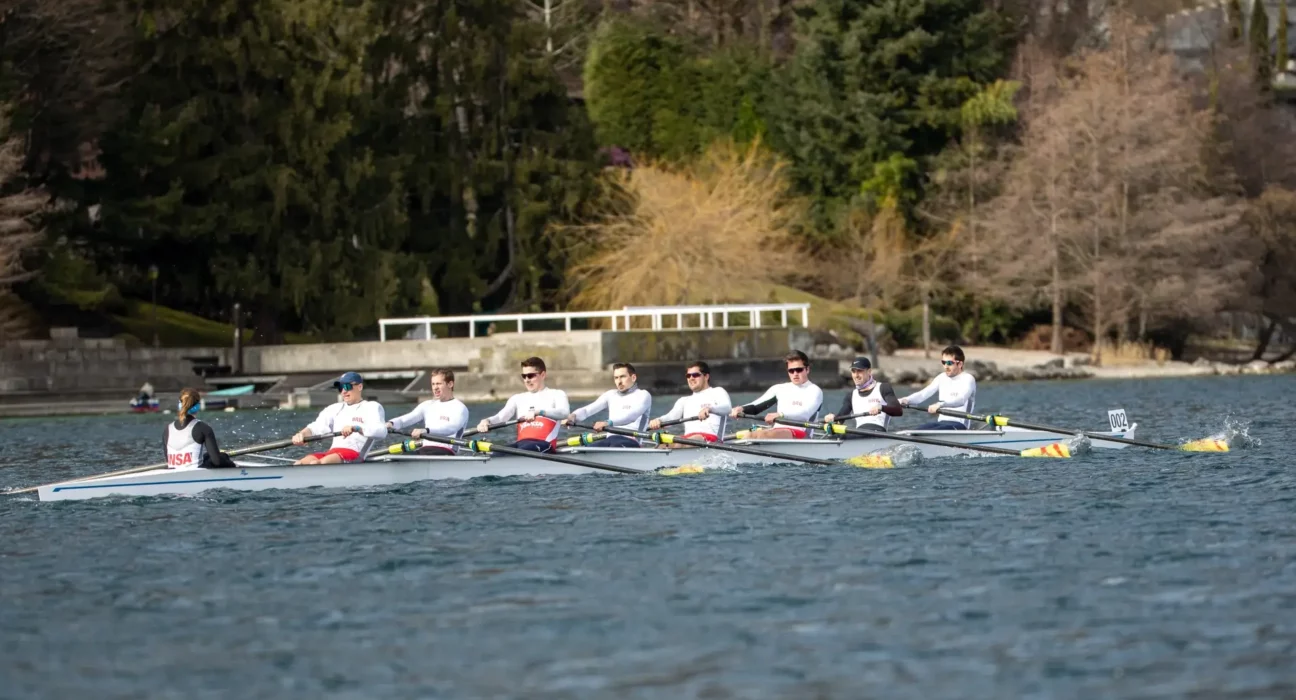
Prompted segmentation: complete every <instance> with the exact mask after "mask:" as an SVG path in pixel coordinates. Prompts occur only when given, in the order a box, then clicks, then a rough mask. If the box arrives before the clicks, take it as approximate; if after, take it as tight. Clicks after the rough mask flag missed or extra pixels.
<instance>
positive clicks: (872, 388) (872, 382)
mask: <svg viewBox="0 0 1296 700" xmlns="http://www.w3.org/2000/svg"><path fill="white" fill-rule="evenodd" d="M850 373H851V381H852V382H854V384H855V389H854V390H853V391H851V392H849V393H847V394H846V396H845V397H844V398H843V399H842V404H841V408H839V409H837V412H836V413H829V414H828V415H826V416H824V420H825V421H827V422H829V423H832V422H834V421H836V420H837V416H850V415H853V416H855V428H856V429H858V430H875V431H877V432H882V433H885V432H886V429H887V424H888V423H889V422H890V421H891V418H893V417H896V418H898V417H900V416H902V415H904V409H903V408H901V406H900V402H899V401H898V400H897V399H896V395H895V389H892V388H891V385H890V384H889V383H887V382H879V381H878V380H877V379H876V378H874V377H873V363H871V362H869V359H868V358H867V357H857V358H855V361H854V362H852V363H851V366H850ZM842 437H846V438H853V437H859V436H858V435H852V434H850V433H847V434H846V435H843V436H842Z"/></svg>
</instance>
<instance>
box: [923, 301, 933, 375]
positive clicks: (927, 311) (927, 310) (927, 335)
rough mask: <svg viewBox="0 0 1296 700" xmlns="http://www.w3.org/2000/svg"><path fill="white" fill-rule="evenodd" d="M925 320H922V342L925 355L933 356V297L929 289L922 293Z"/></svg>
mask: <svg viewBox="0 0 1296 700" xmlns="http://www.w3.org/2000/svg"><path fill="white" fill-rule="evenodd" d="M922 307H923V320H922V344H923V357H924V358H928V357H931V299H930V296H929V295H928V293H927V290H925V289H924V290H923V294H922Z"/></svg>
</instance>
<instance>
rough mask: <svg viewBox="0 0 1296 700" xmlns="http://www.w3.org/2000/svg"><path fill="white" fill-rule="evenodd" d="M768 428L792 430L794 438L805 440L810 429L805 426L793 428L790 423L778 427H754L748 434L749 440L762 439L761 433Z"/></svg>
mask: <svg viewBox="0 0 1296 700" xmlns="http://www.w3.org/2000/svg"><path fill="white" fill-rule="evenodd" d="M767 430H787V431H790V432H791V433H792V437H794V438H796V439H798V440H804V439H806V437H807V436H808V435H809V431H807V430H806V429H805V428H793V427H791V426H788V425H780V426H778V427H777V428H766V427H760V428H752V430H751V432H749V433H748V434H747V439H748V440H760V439H761V433H763V432H765V431H767Z"/></svg>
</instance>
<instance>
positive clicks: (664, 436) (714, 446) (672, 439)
mask: <svg viewBox="0 0 1296 700" xmlns="http://www.w3.org/2000/svg"><path fill="white" fill-rule="evenodd" d="M575 427H577V428H584V429H586V430H593V428H591V427H590V426H588V425H581V424H580V423H577V424H576V426H575ZM604 430H606V431H607V432H609V433H616V434H617V435H629V436H631V437H639V438H647V439H649V440H652V441H653V442H656V443H660V444H663V445H671V444H676V443H678V444H680V445H692V446H694V447H705V448H706V449H709V450H720V451H721V452H741V453H743V454H749V455H756V456H757V457H767V458H769V459H781V460H783V461H785V462H806V463H807V464H822V465H824V466H832V467H835V466H837V465H838V463H837V462H833V461H831V460H827V459H816V458H814V457H795V456H793V455H789V454H783V453H780V452H769V451H766V450H758V449H756V448H754V447H739V446H738V445H724V444H721V443H718V442H707V441H706V440H692V439H689V438H685V437H680V436H678V435H672V434H671V433H664V432H662V431H660V430H655V431H653V432H651V433H645V432H643V431H639V430H630V429H629V428H615V427H612V426H610V425H609V426H608V427H606V428H604Z"/></svg>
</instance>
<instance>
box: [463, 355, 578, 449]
mask: <svg viewBox="0 0 1296 700" xmlns="http://www.w3.org/2000/svg"><path fill="white" fill-rule="evenodd" d="M521 364H522V385H523V386H525V387H526V391H524V392H522V393H520V394H514V395H512V396H510V397H509V400H508V403H506V404H504V408H502V409H500V412H499V413H496V414H495V415H493V416H490V417H489V418H483V419H482V420H481V422H479V423H478V424H477V430H478V431H480V432H483V433H484V432H486V431H487V430H489V429H490V426H491V424H492V423H503V422H505V421H510V420H513V419H514V418H517V419H518V424H517V442H514V443H513V444H511V445H508V447H513V448H516V449H519V450H530V451H532V452H552V451H553V450H554V449H556V448H557V446H558V445H557V440H558V421H560V420H562V419H564V418H566V417H567V414H568V413H571V404H570V403H569V402H568V400H567V393H566V392H564V391H562V390H561V389H547V388H545V377H547V376H548V370H546V369H545V363H544V360H542V359H540V358H538V357H528V358H527V359H525V360H522V363H521Z"/></svg>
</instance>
